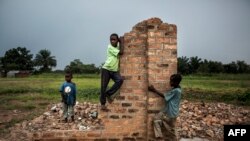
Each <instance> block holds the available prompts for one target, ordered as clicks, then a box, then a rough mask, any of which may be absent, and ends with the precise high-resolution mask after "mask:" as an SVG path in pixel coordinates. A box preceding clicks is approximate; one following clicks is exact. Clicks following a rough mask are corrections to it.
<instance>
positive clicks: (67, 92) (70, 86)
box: [60, 82, 76, 105]
mask: <svg viewBox="0 0 250 141" xmlns="http://www.w3.org/2000/svg"><path fill="white" fill-rule="evenodd" d="M60 92H61V93H62V95H63V100H64V103H65V104H67V105H74V104H75V102H76V85H75V83H72V82H64V83H63V84H62V86H61V88H60Z"/></svg>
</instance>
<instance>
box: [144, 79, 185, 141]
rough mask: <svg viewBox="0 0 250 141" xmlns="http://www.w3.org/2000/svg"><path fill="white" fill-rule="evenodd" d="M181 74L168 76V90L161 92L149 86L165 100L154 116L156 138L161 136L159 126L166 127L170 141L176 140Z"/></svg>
mask: <svg viewBox="0 0 250 141" xmlns="http://www.w3.org/2000/svg"><path fill="white" fill-rule="evenodd" d="M181 80H182V76H181V75H180V74H173V75H171V77H170V86H171V87H172V89H171V90H170V91H169V92H166V93H164V94H163V93H161V92H159V91H158V90H156V89H155V88H154V86H152V85H151V86H149V87H148V89H149V90H150V91H152V92H154V93H156V94H158V95H159V96H161V97H162V98H164V100H165V107H164V108H163V109H162V110H161V112H159V113H158V114H157V115H156V116H155V117H154V120H153V121H154V132H155V137H156V138H163V135H162V131H161V126H162V125H164V127H165V128H166V129H167V131H168V133H170V135H171V136H170V138H171V137H172V138H171V141H177V133H176V129H175V127H176V118H177V116H178V115H179V107H180V101H181V93H182V90H181V87H180V85H179V84H180V82H181Z"/></svg>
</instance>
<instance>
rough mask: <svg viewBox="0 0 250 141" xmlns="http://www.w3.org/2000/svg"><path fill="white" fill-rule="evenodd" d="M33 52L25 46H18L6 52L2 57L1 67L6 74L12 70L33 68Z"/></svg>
mask: <svg viewBox="0 0 250 141" xmlns="http://www.w3.org/2000/svg"><path fill="white" fill-rule="evenodd" d="M32 58H33V54H30V51H29V50H27V49H26V48H25V47H17V48H13V49H10V50H8V51H6V52H5V55H4V57H2V58H1V69H2V70H3V72H4V75H5V76H6V74H7V73H8V72H9V71H10V70H33V62H32Z"/></svg>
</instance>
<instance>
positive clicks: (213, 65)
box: [178, 56, 250, 74]
mask: <svg viewBox="0 0 250 141" xmlns="http://www.w3.org/2000/svg"><path fill="white" fill-rule="evenodd" d="M178 72H179V73H181V74H195V73H232V74H237V73H250V65H248V64H247V63H246V62H245V61H236V62H235V61H232V62H231V63H228V64H223V63H221V62H218V61H211V60H206V59H204V60H203V59H201V58H199V57H198V56H195V57H190V58H187V57H186V56H182V57H178Z"/></svg>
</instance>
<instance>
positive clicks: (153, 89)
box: [148, 85, 164, 98]
mask: <svg viewBox="0 0 250 141" xmlns="http://www.w3.org/2000/svg"><path fill="white" fill-rule="evenodd" d="M148 90H149V91H151V92H154V93H156V94H157V95H159V96H160V97H162V98H164V94H163V93H161V92H159V91H158V90H156V89H155V87H154V86H153V85H150V86H149V87H148Z"/></svg>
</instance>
